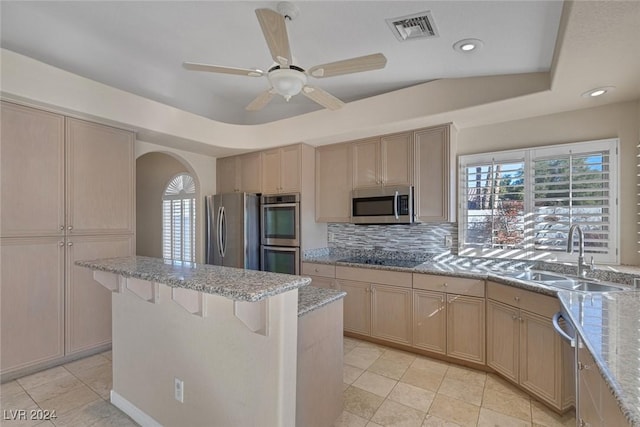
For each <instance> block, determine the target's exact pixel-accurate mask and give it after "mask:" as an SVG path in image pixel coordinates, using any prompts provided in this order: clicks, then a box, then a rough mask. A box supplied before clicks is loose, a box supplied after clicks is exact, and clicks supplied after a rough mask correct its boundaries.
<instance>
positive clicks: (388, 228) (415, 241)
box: [327, 223, 458, 254]
mask: <svg viewBox="0 0 640 427" xmlns="http://www.w3.org/2000/svg"><path fill="white" fill-rule="evenodd" d="M327 232H328V233H329V239H328V241H329V248H331V249H350V250H353V249H361V250H374V249H375V250H381V251H395V252H405V253H430V254H443V253H454V254H455V253H457V247H458V225H457V224H456V223H419V224H393V225H355V224H343V223H340V224H337V223H334V224H329V226H328V229H327ZM446 236H450V238H451V247H448V246H446V245H445V238H446Z"/></svg>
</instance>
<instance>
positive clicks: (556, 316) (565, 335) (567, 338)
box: [551, 311, 576, 347]
mask: <svg viewBox="0 0 640 427" xmlns="http://www.w3.org/2000/svg"><path fill="white" fill-rule="evenodd" d="M560 319H562V320H565V321H567V320H566V319H565V318H564V317H563V316H562V312H561V311H559V312H557V313H556V314H554V315H553V317H552V318H551V321H552V322H553V329H555V330H556V332H557V333H558V335H560V338H562V339H563V340H564V341H566V342H568V343H569V344H571V347H575V346H576V337H572V336H571V335H569V334H568V333H566V332H565V331H564V329H562V327H561V326H560Z"/></svg>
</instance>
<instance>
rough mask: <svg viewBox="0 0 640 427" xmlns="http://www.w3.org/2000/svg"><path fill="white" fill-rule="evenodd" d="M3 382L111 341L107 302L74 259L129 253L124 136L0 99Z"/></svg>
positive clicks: (130, 167)
mask: <svg viewBox="0 0 640 427" xmlns="http://www.w3.org/2000/svg"><path fill="white" fill-rule="evenodd" d="M1 108H2V111H1V116H0V117H1V126H2V127H1V140H0V141H1V145H0V162H1V169H0V173H1V178H2V180H1V182H2V183H1V189H0V203H1V212H0V243H1V249H0V258H1V261H0V262H1V280H2V281H1V283H0V304H1V311H0V316H1V331H0V332H1V343H0V372H1V373H2V377H3V379H4V378H5V377H6V378H8V377H10V376H13V375H17V374H20V373H24V372H28V371H29V370H34V369H36V368H38V367H44V366H46V365H48V364H54V363H56V361H58V360H64V358H71V357H73V356H74V355H80V354H82V353H88V352H90V351H92V350H96V349H99V348H102V347H106V346H108V345H109V343H110V342H111V295H110V293H109V291H107V290H106V289H104V288H103V287H102V286H100V285H99V284H98V283H96V282H95V281H94V280H93V278H92V274H91V272H90V271H89V270H86V269H83V268H80V267H76V266H75V265H74V262H75V261H76V260H78V259H95V258H104V257H115V256H127V255H132V254H133V253H134V247H133V246H134V242H135V239H134V227H135V226H134V224H135V214H134V209H135V199H134V197H135V194H134V188H135V187H134V186H135V172H134V167H135V158H134V135H133V133H132V132H129V131H124V130H120V129H115V128H112V127H109V126H104V125H100V124H96V123H91V122H87V121H83V120H78V119H73V118H69V117H64V116H62V115H59V114H55V113H51V112H47V111H41V110H38V109H34V108H28V107H24V106H20V105H16V104H12V103H8V102H2V106H1Z"/></svg>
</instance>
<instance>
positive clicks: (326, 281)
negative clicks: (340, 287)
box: [309, 275, 337, 289]
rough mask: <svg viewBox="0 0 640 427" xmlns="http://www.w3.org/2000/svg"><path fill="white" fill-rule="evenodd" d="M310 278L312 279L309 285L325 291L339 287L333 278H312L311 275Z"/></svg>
mask: <svg viewBox="0 0 640 427" xmlns="http://www.w3.org/2000/svg"><path fill="white" fill-rule="evenodd" d="M309 277H310V278H311V283H309V285H310V286H316V287H318V288H324V289H335V288H336V287H337V286H336V284H335V279H333V278H331V277H323V276H312V275H309Z"/></svg>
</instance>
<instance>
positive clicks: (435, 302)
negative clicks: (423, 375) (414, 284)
mask: <svg viewBox="0 0 640 427" xmlns="http://www.w3.org/2000/svg"><path fill="white" fill-rule="evenodd" d="M413 346H414V347H417V348H421V349H424V350H429V351H432V352H434V353H440V354H447V303H446V301H445V294H444V293H442V292H431V291H419V290H414V291H413Z"/></svg>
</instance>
